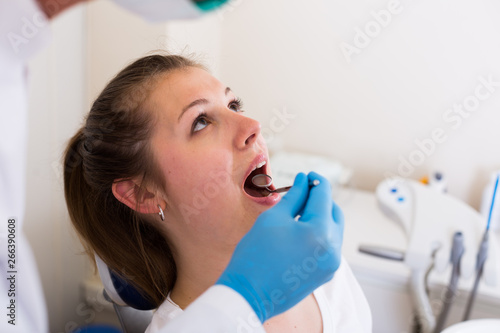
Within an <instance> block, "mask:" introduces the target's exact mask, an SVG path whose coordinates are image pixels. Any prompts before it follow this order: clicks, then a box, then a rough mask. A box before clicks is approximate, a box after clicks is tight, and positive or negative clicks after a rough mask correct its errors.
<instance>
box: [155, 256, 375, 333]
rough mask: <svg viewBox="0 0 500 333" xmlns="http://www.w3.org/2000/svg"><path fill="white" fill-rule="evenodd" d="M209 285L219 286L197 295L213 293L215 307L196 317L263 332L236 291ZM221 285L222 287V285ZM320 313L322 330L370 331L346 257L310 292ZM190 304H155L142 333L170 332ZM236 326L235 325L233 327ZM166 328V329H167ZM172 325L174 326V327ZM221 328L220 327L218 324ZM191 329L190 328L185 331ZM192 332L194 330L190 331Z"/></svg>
mask: <svg viewBox="0 0 500 333" xmlns="http://www.w3.org/2000/svg"><path fill="white" fill-rule="evenodd" d="M213 288H223V289H221V290H220V291H218V293H217V294H216V292H217V291H216V290H210V289H209V290H208V291H207V292H206V293H205V294H204V295H202V296H201V297H200V298H203V297H208V296H209V295H214V297H215V296H217V297H218V298H217V300H216V301H215V302H214V301H212V300H208V301H206V302H207V305H208V302H212V304H210V305H211V306H212V307H214V308H215V307H216V308H217V309H214V310H213V311H212V312H205V313H204V316H203V317H199V318H197V320H200V321H204V324H203V326H200V327H205V324H208V325H210V323H211V322H214V321H223V322H224V323H225V324H226V326H225V327H224V330H223V331H222V330H218V331H217V332H234V333H236V332H238V333H240V332H241V333H243V332H244V333H262V332H265V331H264V329H263V327H262V325H261V324H260V321H259V319H258V318H257V316H256V315H255V313H254V312H253V311H252V310H251V308H250V307H249V306H247V308H245V307H244V306H242V304H241V301H240V300H239V299H238V296H239V294H237V293H235V292H234V291H233V290H232V289H230V288H227V287H223V286H216V287H212V288H211V289H213ZM224 288H225V289H224ZM313 295H314V298H315V299H316V302H317V303H318V307H319V310H320V313H321V318H322V326H323V333H371V332H372V317H371V311H370V307H369V305H368V302H367V300H366V297H365V295H364V293H363V291H362V290H361V287H360V286H359V284H358V282H357V281H356V278H355V277H354V274H353V273H352V271H351V269H350V267H349V265H348V263H347V261H346V260H345V259H344V258H342V261H341V264H340V267H339V269H338V270H337V271H336V272H335V275H334V277H333V279H332V280H330V281H329V282H327V283H325V284H324V285H322V286H321V287H319V288H317V289H316V290H315V291H314V292H313ZM239 298H241V296H239ZM193 306H194V307H196V305H194V304H193V305H190V306H189V307H187V308H186V310H185V311H183V310H182V309H181V308H180V307H179V306H177V304H175V303H174V302H173V301H172V299H170V295H169V296H168V297H167V299H166V300H165V302H163V303H162V305H161V306H160V307H159V308H158V310H157V311H156V312H155V314H154V316H153V320H152V321H151V324H150V325H149V327H148V329H147V330H146V333H161V332H167V331H169V330H170V329H172V332H177V331H179V328H180V327H181V326H178V325H179V324H180V322H178V321H176V320H177V319H178V318H180V317H179V316H182V315H184V314H186V313H187V312H188V311H192V309H191V307H193ZM235 327H236V329H235ZM167 328H168V330H167ZM174 328H175V329H174ZM221 329H222V328H221ZM202 331H203V332H212V331H210V330H199V332H202ZM189 332H191V331H189ZM193 332H195V331H193Z"/></svg>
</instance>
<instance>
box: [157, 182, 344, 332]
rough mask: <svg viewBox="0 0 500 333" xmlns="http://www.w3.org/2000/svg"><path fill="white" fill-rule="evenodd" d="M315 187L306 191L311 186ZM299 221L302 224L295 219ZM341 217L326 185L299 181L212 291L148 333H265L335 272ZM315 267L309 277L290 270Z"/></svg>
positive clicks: (266, 217)
mask: <svg viewBox="0 0 500 333" xmlns="http://www.w3.org/2000/svg"><path fill="white" fill-rule="evenodd" d="M315 179H318V180H320V184H319V185H318V186H315V187H313V188H311V189H309V186H308V183H309V181H312V180H315ZM298 214H300V215H301V217H300V219H299V220H298V221H296V220H295V219H294V218H295V216H297V215H298ZM343 228H344V222H343V215H342V212H341V211H340V209H339V208H338V207H337V206H336V205H335V204H334V203H333V202H332V200H331V192H330V185H329V183H328V181H327V180H326V179H325V178H323V177H321V176H319V175H318V174H315V173H311V174H309V175H308V176H306V175H304V174H299V175H298V176H297V178H296V179H295V183H294V186H293V187H292V189H291V190H290V191H289V192H288V194H287V195H285V196H284V197H283V199H282V200H281V202H280V203H278V204H277V205H276V206H275V207H273V208H271V209H269V210H268V211H266V212H264V213H263V214H261V215H260V216H259V218H258V219H257V221H256V222H255V225H254V226H253V227H252V229H251V230H250V231H249V232H248V233H247V234H246V235H245V236H244V237H243V238H242V240H241V241H240V242H239V244H238V245H237V246H236V249H235V251H234V253H233V256H232V258H231V261H230V262H229V264H228V266H227V267H226V269H225V271H224V272H223V273H222V275H221V277H220V278H219V280H218V281H217V282H216V285H215V286H213V287H211V288H209V289H208V290H207V291H206V292H205V293H204V294H202V295H201V296H200V297H199V298H198V299H197V300H195V301H194V302H193V303H192V304H191V305H190V306H188V307H187V308H186V310H185V311H184V313H182V314H181V315H180V316H179V317H177V318H176V319H174V320H173V321H170V322H169V324H167V325H166V326H163V327H154V323H153V324H152V327H150V330H149V332H153V331H154V332H156V331H159V332H183V333H187V332H200V331H204V332H264V329H263V328H262V325H261V323H263V322H265V321H266V320H267V319H269V318H271V317H273V316H275V315H278V314H280V313H282V312H284V311H286V310H288V309H290V308H291V307H293V306H294V305H295V304H297V303H298V302H300V301H301V300H302V299H304V298H305V297H306V296H307V295H309V294H310V293H312V292H313V291H314V290H315V289H316V288H318V287H320V286H321V285H322V284H324V283H325V282H327V281H329V280H330V279H331V278H332V277H333V275H334V273H335V271H336V270H337V268H338V267H339V265H340V257H341V246H342V237H343ZM305 264H307V265H308V266H307V267H315V269H313V270H312V271H311V272H309V271H308V274H306V275H307V277H304V276H306V275H302V276H298V275H294V274H293V268H294V267H296V266H302V265H305Z"/></svg>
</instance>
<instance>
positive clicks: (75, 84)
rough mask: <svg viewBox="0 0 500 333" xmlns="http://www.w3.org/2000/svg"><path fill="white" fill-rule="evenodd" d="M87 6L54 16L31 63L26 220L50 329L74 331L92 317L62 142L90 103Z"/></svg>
mask: <svg viewBox="0 0 500 333" xmlns="http://www.w3.org/2000/svg"><path fill="white" fill-rule="evenodd" d="M84 18H85V11H84V8H83V7H79V8H75V9H72V10H70V11H69V12H67V13H65V14H64V15H62V16H60V17H58V18H57V19H56V20H54V21H53V22H52V32H53V36H52V41H51V44H50V46H49V47H48V48H46V49H44V51H43V52H41V53H40V54H39V55H37V57H36V58H35V59H33V61H32V62H31V64H30V66H29V75H30V87H29V141H28V161H27V162H28V167H27V199H26V200H27V201H26V202H27V204H26V210H27V211H26V222H25V225H24V228H25V231H26V234H27V237H28V239H29V240H30V243H31V246H32V249H33V252H34V255H35V258H36V260H37V264H38V267H39V271H40V276H41V279H42V284H43V289H44V293H45V299H46V303H47V308H48V313H49V324H50V332H54V333H59V332H70V330H72V329H74V328H75V327H76V326H79V325H83V324H85V323H87V322H88V320H89V319H90V315H91V314H90V312H89V311H88V310H89V309H88V308H85V307H84V304H83V303H82V302H81V300H80V294H79V285H80V282H81V281H82V280H83V279H84V278H85V277H86V276H87V275H88V265H87V259H86V257H85V256H83V255H80V254H79V253H80V252H81V251H82V249H81V246H80V243H79V241H78V239H77V238H76V237H75V235H74V233H73V232H72V230H71V228H70V222H69V217H68V214H67V210H66V205H65V202H64V195H63V182H62V173H61V166H62V163H61V157H62V152H63V149H64V148H63V147H64V144H65V143H66V141H67V140H68V139H69V137H70V136H71V135H72V134H73V133H74V132H75V131H76V128H77V126H78V125H79V123H80V121H81V118H82V116H83V112H84V110H85V106H86V98H85V97H86V95H85V81H86V80H85V68H84V66H85V45H84V44H85V43H84V42H85V38H86V37H85V35H86V33H85V28H84Z"/></svg>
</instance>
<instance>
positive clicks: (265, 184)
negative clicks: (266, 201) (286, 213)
mask: <svg viewBox="0 0 500 333" xmlns="http://www.w3.org/2000/svg"><path fill="white" fill-rule="evenodd" d="M272 183H273V179H272V178H271V176H269V175H266V174H263V173H261V174H258V175H255V176H253V177H252V184H254V185H255V186H257V187H259V188H263V189H265V190H266V191H269V192H270V193H282V192H286V191H288V190H289V189H291V188H292V187H291V186H285V187H280V188H277V189H275V190H271V189H270V188H269V186H271V184H272ZM318 184H319V180H317V179H315V180H314V181H312V182H311V183H310V184H309V186H316V185H318Z"/></svg>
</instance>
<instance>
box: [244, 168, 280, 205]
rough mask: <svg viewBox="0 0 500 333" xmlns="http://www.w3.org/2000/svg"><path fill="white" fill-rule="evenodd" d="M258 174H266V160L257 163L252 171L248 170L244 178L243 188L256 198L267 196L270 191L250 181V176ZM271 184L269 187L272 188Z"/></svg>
mask: <svg viewBox="0 0 500 333" xmlns="http://www.w3.org/2000/svg"><path fill="white" fill-rule="evenodd" d="M259 174H267V168H266V162H261V163H259V165H257V168H256V169H255V170H253V171H252V172H250V174H249V175H248V177H247V179H245V184H244V185H243V189H244V190H245V192H246V193H247V194H248V195H250V196H252V197H256V198H261V197H268V196H269V195H271V192H269V191H268V190H267V189H265V188H261V187H259V186H256V185H254V184H253V183H252V178H253V177H254V176H256V175H259ZM272 186H273V185H272V184H271V186H269V188H270V189H272Z"/></svg>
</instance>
